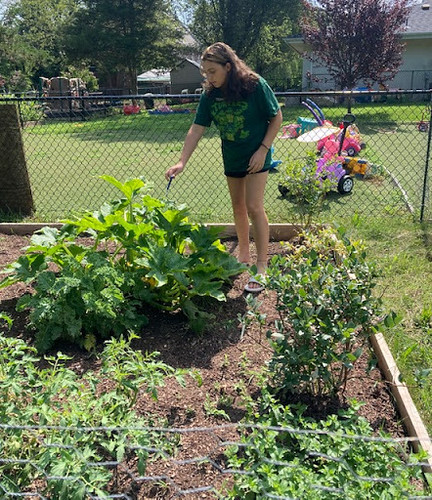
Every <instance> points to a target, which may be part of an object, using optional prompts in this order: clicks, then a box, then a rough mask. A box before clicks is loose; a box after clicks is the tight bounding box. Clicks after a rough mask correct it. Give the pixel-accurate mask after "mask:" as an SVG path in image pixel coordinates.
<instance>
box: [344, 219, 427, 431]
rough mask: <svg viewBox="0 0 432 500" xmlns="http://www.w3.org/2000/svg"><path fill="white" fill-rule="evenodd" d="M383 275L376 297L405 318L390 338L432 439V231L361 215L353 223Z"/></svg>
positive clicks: (351, 227) (353, 231) (353, 230)
mask: <svg viewBox="0 0 432 500" xmlns="http://www.w3.org/2000/svg"><path fill="white" fill-rule="evenodd" d="M348 226H349V233H350V234H351V235H352V236H353V237H356V238H360V239H362V240H363V241H364V242H365V243H366V245H367V247H368V255H369V259H370V260H372V261H374V262H375V263H376V265H377V267H378V269H379V270H380V271H381V273H382V276H381V278H380V280H379V286H378V289H377V294H378V295H380V296H382V298H383V301H384V304H385V306H386V309H387V311H389V310H393V311H395V312H396V313H398V314H401V315H402V316H403V320H402V322H401V323H400V324H399V325H398V326H397V327H396V328H394V329H392V330H391V331H390V332H387V335H386V339H387V342H388V343H389V346H390V348H391V351H392V353H393V356H394V357H395V359H396V362H397V365H398V367H399V369H400V371H401V373H402V375H403V377H404V381H405V382H406V383H407V385H408V387H409V390H410V393H411V395H412V396H413V399H414V400H415V403H416V406H417V408H418V410H419V411H420V413H421V415H422V418H423V421H424V423H425V425H426V426H427V428H428V431H429V433H430V435H432V373H429V370H432V286H431V283H432V228H431V226H430V225H420V224H417V223H412V222H411V221H403V220H401V219H399V218H397V219H392V218H385V219H382V218H366V217H360V220H359V223H358V224H356V225H353V224H348Z"/></svg>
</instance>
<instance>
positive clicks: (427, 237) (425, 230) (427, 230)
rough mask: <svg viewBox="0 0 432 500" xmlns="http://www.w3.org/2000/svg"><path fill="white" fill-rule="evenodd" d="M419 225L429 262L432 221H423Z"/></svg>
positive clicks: (431, 248) (431, 258) (431, 249)
mask: <svg viewBox="0 0 432 500" xmlns="http://www.w3.org/2000/svg"><path fill="white" fill-rule="evenodd" d="M420 227H421V237H422V240H423V245H424V247H425V250H426V258H427V260H428V261H429V262H432V222H423V223H422V224H421V225H420Z"/></svg>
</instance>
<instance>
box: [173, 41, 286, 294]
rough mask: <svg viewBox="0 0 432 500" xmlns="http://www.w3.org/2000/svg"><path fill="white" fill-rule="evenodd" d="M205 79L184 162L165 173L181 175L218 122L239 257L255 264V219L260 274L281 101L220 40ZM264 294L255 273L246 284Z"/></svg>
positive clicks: (205, 58)
mask: <svg viewBox="0 0 432 500" xmlns="http://www.w3.org/2000/svg"><path fill="white" fill-rule="evenodd" d="M201 70H202V73H203V76H204V77H205V82H204V92H203V93H202V94H201V98H200V102H199V106H198V109H197V113H196V116H195V120H194V123H193V124H192V126H191V127H190V129H189V131H188V133H187V136H186V139H185V142H184V145H183V150H182V153H181V157H180V161H179V162H178V163H176V164H175V165H174V166H172V167H171V168H169V169H168V170H167V171H166V173H165V177H166V178H167V179H170V178H171V177H175V176H176V175H177V174H179V173H181V172H182V171H183V170H184V168H185V166H186V163H187V162H188V160H189V158H190V157H191V155H192V153H193V151H194V150H195V148H196V146H197V144H198V142H199V140H200V139H201V137H202V136H203V134H204V132H205V130H206V128H207V127H209V126H210V125H211V123H212V121H213V122H214V123H215V125H216V127H217V128H218V130H219V133H220V137H221V139H222V157H223V164H224V171H225V176H226V179H227V182H228V189H229V193H230V196H231V203H232V207H233V213H234V223H235V228H236V233H237V238H238V247H239V257H238V259H239V261H240V262H244V263H246V264H249V263H250V254H249V218H250V220H251V222H252V227H253V235H254V241H255V245H256V251H257V261H256V267H257V273H258V275H262V274H264V273H265V270H266V267H267V254H268V244H269V225H268V219H267V215H266V212H265V210H264V190H265V186H266V182H267V177H268V171H269V169H270V165H271V151H270V148H271V145H272V142H273V140H274V138H275V137H276V134H277V133H278V130H279V128H280V126H281V124H282V113H281V111H280V107H279V104H278V102H277V99H276V97H275V95H274V93H273V91H272V90H271V88H270V87H269V85H268V84H267V82H266V81H265V80H264V79H263V78H262V77H260V76H259V75H258V74H256V73H255V72H254V71H252V70H251V69H250V68H249V67H248V66H247V65H246V63H245V62H244V61H243V60H241V59H240V58H239V57H238V56H237V54H236V53H235V51H234V50H233V49H232V48H231V47H230V46H229V45H226V44H225V43H222V42H217V43H214V44H213V45H210V47H207V49H206V50H205V51H204V52H203V54H202V57H201ZM245 290H246V291H248V292H260V291H261V290H263V286H262V285H261V284H260V283H259V281H257V280H256V279H255V278H253V277H251V278H250V280H249V282H248V284H247V285H246V287H245Z"/></svg>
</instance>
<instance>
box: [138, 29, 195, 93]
mask: <svg viewBox="0 0 432 500" xmlns="http://www.w3.org/2000/svg"><path fill="white" fill-rule="evenodd" d="M200 58H201V51H200V47H199V44H198V42H197V41H196V40H195V38H194V37H193V36H192V35H191V34H190V33H189V32H187V31H186V32H185V35H184V37H183V39H182V41H181V50H180V58H179V61H178V63H177V64H176V65H175V66H174V67H173V68H172V69H171V70H169V69H152V70H150V71H145V72H144V73H142V74H141V75H138V77H137V80H138V93H139V94H146V93H152V94H163V93H165V94H181V93H182V91H185V93H188V94H189V93H190V94H194V93H195V91H196V90H197V89H198V88H201V82H202V80H203V78H202V75H201V73H200ZM186 91H187V92H186Z"/></svg>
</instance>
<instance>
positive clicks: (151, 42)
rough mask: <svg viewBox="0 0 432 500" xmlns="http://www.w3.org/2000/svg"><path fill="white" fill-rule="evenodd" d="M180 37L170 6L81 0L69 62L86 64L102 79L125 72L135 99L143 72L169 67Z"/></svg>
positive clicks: (70, 33)
mask: <svg viewBox="0 0 432 500" xmlns="http://www.w3.org/2000/svg"><path fill="white" fill-rule="evenodd" d="M180 36H181V32H180V30H179V29H178V28H177V27H176V25H175V23H174V17H173V16H171V15H170V11H169V8H168V5H167V4H166V2H165V0H82V8H81V9H80V10H79V11H78V12H77V13H76V15H75V19H74V22H73V23H72V24H71V25H70V26H69V28H68V29H67V30H66V31H65V39H64V42H65V45H64V49H65V51H66V53H67V55H68V57H69V59H70V60H72V61H80V60H83V59H86V60H88V61H90V62H91V63H92V64H93V65H95V66H96V68H97V69H98V73H99V74H112V73H114V72H116V71H126V72H127V74H128V76H129V81H130V85H131V88H132V91H133V92H134V93H136V90H137V89H136V82H137V79H136V76H137V72H138V70H139V71H144V70H146V69H151V68H155V67H156V68H157V67H169V66H170V65H171V64H172V63H173V62H174V60H175V56H176V53H177V48H178V39H179V37H180Z"/></svg>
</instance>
